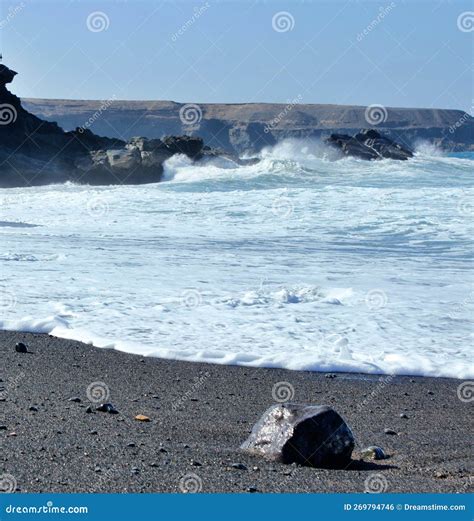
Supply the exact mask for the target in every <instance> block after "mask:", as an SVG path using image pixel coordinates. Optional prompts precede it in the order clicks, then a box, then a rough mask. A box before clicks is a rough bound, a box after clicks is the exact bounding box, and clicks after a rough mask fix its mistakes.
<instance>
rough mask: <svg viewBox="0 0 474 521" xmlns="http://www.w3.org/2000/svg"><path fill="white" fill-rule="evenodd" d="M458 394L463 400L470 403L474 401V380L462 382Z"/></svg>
mask: <svg viewBox="0 0 474 521" xmlns="http://www.w3.org/2000/svg"><path fill="white" fill-rule="evenodd" d="M457 395H458V398H459V399H460V400H461V402H464V403H469V402H472V401H474V382H471V381H467V382H463V383H462V384H460V385H459V386H458V388H457Z"/></svg>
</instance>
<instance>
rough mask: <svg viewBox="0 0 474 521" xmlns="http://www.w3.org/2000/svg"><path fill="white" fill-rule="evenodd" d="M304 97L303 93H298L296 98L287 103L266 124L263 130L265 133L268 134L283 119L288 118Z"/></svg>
mask: <svg viewBox="0 0 474 521" xmlns="http://www.w3.org/2000/svg"><path fill="white" fill-rule="evenodd" d="M302 99H303V96H301V94H298V96H296V98H294V99H292V100H290V101H288V103H287V104H286V105H285V108H284V109H283V110H282V111H280V112H279V113H278V114H277V115H276V117H274V118H273V119H271V120H270V121H269V122H268V123H267V124H266V125H265V128H264V129H263V131H264V132H265V134H268V133H269V132H270V131H271V130H273V129H274V128H275V127H276V126H277V125H278V124H279V123H280V122H281V121H282V120H283V119H285V118H286V116H287V115H288V114H289V113H290V112H291V111H292V110H293V108H294V107H295V105H299V104H300V103H301V100H302Z"/></svg>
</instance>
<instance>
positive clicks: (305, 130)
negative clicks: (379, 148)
mask: <svg viewBox="0 0 474 521" xmlns="http://www.w3.org/2000/svg"><path fill="white" fill-rule="evenodd" d="M297 101H298V99H296V100H293V101H292V102H289V103H288V104H277V103H236V104H223V103H202V104H194V103H176V102H173V101H121V100H115V99H113V100H108V101H90V100H57V99H25V100H23V102H24V106H25V107H26V108H27V109H28V110H29V111H31V112H32V113H34V114H36V115H37V116H39V117H41V118H43V119H46V120H49V121H57V122H58V123H59V125H61V126H62V127H63V128H65V129H66V130H71V129H73V128H75V127H78V126H83V125H84V124H85V125H86V126H87V127H88V128H89V127H90V128H91V130H93V132H95V133H96V134H99V135H104V136H108V137H113V138H120V139H130V138H131V137H133V136H146V137H148V138H161V137H163V136H165V135H167V134H172V135H181V134H189V135H194V136H200V137H202V138H203V139H204V141H205V142H206V143H208V144H210V145H211V146H213V147H217V148H223V149H226V150H229V151H232V152H237V153H243V152H249V151H250V152H251V151H258V150H260V149H261V148H263V147H264V146H268V145H273V144H275V143H276V142H277V141H279V140H281V139H285V138H320V137H327V136H328V135H329V134H330V133H332V132H338V133H347V134H355V133H357V132H358V131H359V130H360V129H364V128H376V129H377V130H381V131H383V132H384V133H386V134H387V135H388V136H390V137H391V138H392V139H394V140H396V141H400V140H401V141H402V142H404V143H405V144H406V145H407V146H413V145H415V144H416V142H417V141H420V140H423V141H428V142H430V143H432V144H434V145H436V146H439V147H441V148H444V149H445V150H471V149H473V148H474V132H473V129H474V119H473V118H472V117H471V116H470V115H469V114H466V113H465V112H463V111H462V110H452V109H426V108H398V107H383V106H381V105H370V106H369V107H365V106H356V105H316V104H311V105H310V104H300V103H298V102H297Z"/></svg>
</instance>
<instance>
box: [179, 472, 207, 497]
mask: <svg viewBox="0 0 474 521" xmlns="http://www.w3.org/2000/svg"><path fill="white" fill-rule="evenodd" d="M179 489H180V490H181V492H183V494H196V493H198V492H201V491H202V479H201V478H200V477H199V476H198V475H197V474H195V473H194V472H188V473H187V474H185V475H184V476H183V477H182V478H181V479H180V480H179Z"/></svg>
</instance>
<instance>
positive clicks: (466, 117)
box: [448, 102, 474, 134]
mask: <svg viewBox="0 0 474 521" xmlns="http://www.w3.org/2000/svg"><path fill="white" fill-rule="evenodd" d="M470 112H471V113H470V114H469V112H464V114H463V115H462V116H461V117H460V118H459V119H458V120H457V121H455V122H454V123H453V124H452V125H450V126H449V129H448V130H449V133H450V134H454V133H455V132H456V129H458V128H461V127H462V126H463V125H464V123H466V121H469V120H471V119H472V117H473V116H474V102H472V103H471V108H470Z"/></svg>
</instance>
